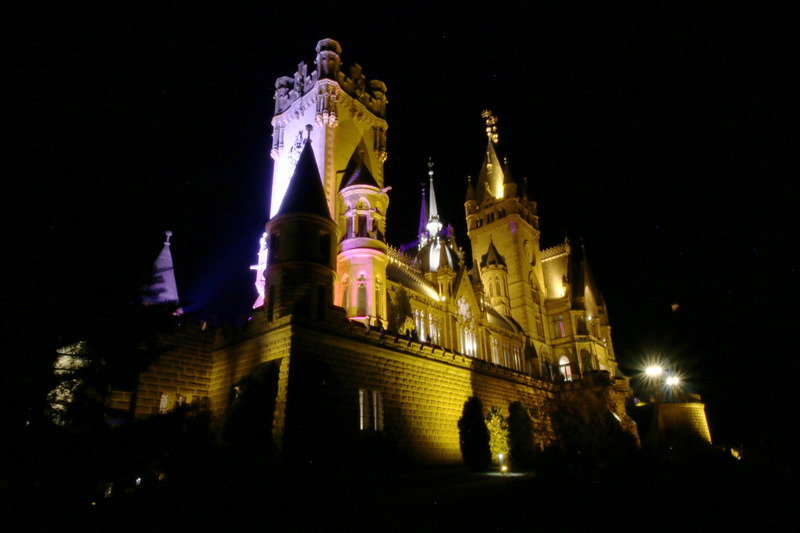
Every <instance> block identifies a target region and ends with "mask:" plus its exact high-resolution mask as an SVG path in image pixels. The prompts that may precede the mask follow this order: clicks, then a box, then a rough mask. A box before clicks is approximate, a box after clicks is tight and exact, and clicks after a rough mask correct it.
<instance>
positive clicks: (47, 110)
mask: <svg viewBox="0 0 800 533" xmlns="http://www.w3.org/2000/svg"><path fill="white" fill-rule="evenodd" d="M228 4H229V3H222V2H220V3H214V2H158V3H144V2H125V1H120V2H113V3H107V2H106V3H104V2H96V3H92V2H89V3H81V4H80V5H78V6H69V7H59V8H48V9H46V10H44V9H42V10H40V11H36V10H34V9H27V10H25V11H22V10H20V11H16V12H14V13H12V17H10V18H9V20H11V21H12V22H13V26H14V27H13V28H12V29H11V31H10V32H9V33H8V35H7V41H6V42H7V43H10V51H11V55H12V61H11V64H10V68H11V72H12V73H13V76H11V80H10V81H7V82H6V83H10V84H11V88H12V89H13V94H14V95H15V98H14V99H13V100H12V101H11V103H12V104H13V105H11V106H6V107H7V109H5V110H4V114H6V119H7V120H5V121H4V122H5V123H6V124H7V131H6V133H7V142H6V143H5V145H6V148H9V149H10V150H9V153H10V154H11V155H12V158H11V162H12V165H11V172H9V173H8V174H7V176H8V178H7V184H8V186H10V194H5V195H4V199H3V203H4V204H7V205H5V206H4V207H3V217H4V220H5V223H4V227H5V230H6V232H7V233H8V237H9V238H8V239H7V241H8V245H9V247H10V248H11V249H13V250H14V251H13V252H12V256H13V257H14V258H15V259H14V261H12V262H10V264H11V266H12V272H13V274H12V275H11V276H10V278H9V279H10V280H11V282H10V285H11V287H10V288H11V294H12V295H13V297H14V298H16V299H17V300H18V301H21V302H22V305H23V308H24V309H25V310H27V311H31V312H33V311H35V312H36V313H42V314H49V315H50V316H51V317H52V316H55V317H58V316H59V313H65V314H68V313H70V312H71V311H70V310H71V309H73V308H76V307H83V308H90V307H92V306H95V307H101V306H102V302H103V301H104V300H107V299H111V298H121V297H126V295H128V294H129V293H131V291H134V292H135V290H136V287H138V285H139V284H140V283H141V280H142V279H143V277H145V276H146V274H147V272H148V270H149V268H150V266H151V264H152V261H153V259H155V256H156V255H157V253H158V251H159V250H160V247H161V242H162V241H163V231H164V230H166V229H170V230H172V231H173V232H174V237H173V246H172V251H173V257H174V259H175V263H176V273H177V280H178V285H179V291H180V293H181V295H182V298H183V299H184V300H185V301H186V302H187V303H186V307H187V309H189V310H190V311H195V312H197V313H199V314H201V315H202V316H205V317H214V318H216V319H218V320H223V319H228V320H234V319H236V318H237V317H241V316H244V314H246V313H247V310H248V308H249V306H250V304H251V303H252V300H253V298H254V296H253V295H254V291H253V285H252V283H253V275H252V273H251V271H250V270H249V266H250V265H251V264H253V263H254V262H255V261H256V252H257V240H258V237H259V235H260V233H261V231H262V230H263V226H264V223H265V222H266V217H267V205H268V188H269V179H268V177H269V176H270V172H271V160H270V159H269V154H268V149H269V143H270V136H271V127H270V119H271V117H272V112H273V106H274V103H273V100H272V94H273V91H274V81H275V79H276V78H277V77H278V76H283V75H292V74H293V73H294V71H295V70H296V67H297V64H298V63H299V62H300V61H305V62H307V63H312V62H313V59H314V46H315V44H316V42H317V41H318V40H319V39H322V38H325V37H330V38H334V39H336V40H338V41H339V42H340V44H341V45H342V48H343V53H342V59H343V61H344V62H345V63H346V64H350V63H353V62H358V63H360V64H361V65H362V66H363V68H364V72H365V74H366V76H367V77H368V79H380V80H382V81H384V82H385V83H386V84H387V86H388V94H387V96H388V99H389V107H388V122H389V130H388V150H389V159H388V161H387V163H386V167H385V168H386V171H385V175H386V183H387V184H388V185H391V186H392V187H393V190H392V192H391V193H390V199H391V200H390V207H389V214H388V216H389V230H388V231H389V239H390V241H391V242H392V243H394V244H400V243H402V242H405V241H408V240H411V239H412V238H413V236H414V232H415V231H416V223H417V218H418V205H419V194H420V184H421V183H422V182H423V181H424V180H425V178H426V171H427V168H426V162H427V159H428V157H432V158H433V159H434V161H435V165H436V166H435V170H436V184H437V185H436V187H437V189H436V192H437V197H438V199H439V206H440V210H441V211H442V212H443V216H444V218H445V219H447V221H448V222H451V223H452V224H453V225H454V226H455V227H456V230H457V231H458V234H457V237H458V239H459V242H460V243H461V244H462V245H466V244H467V239H466V234H465V232H464V224H463V218H464V214H463V213H464V212H463V199H464V193H465V187H466V176H467V175H472V176H476V175H477V173H478V171H479V167H480V164H481V161H482V156H483V150H484V148H485V144H486V137H485V134H484V132H483V122H482V119H481V117H480V112H481V110H482V109H487V108H488V109H491V110H493V111H494V112H495V114H496V115H497V116H499V119H500V122H499V125H498V126H499V133H500V151H501V152H502V153H504V154H505V155H507V156H508V158H509V163H510V165H511V168H512V172H513V174H514V176H515V177H516V178H517V179H521V178H523V177H527V179H528V183H529V190H530V191H531V192H530V194H531V195H532V196H533V197H534V199H535V200H537V201H538V203H539V215H540V224H541V229H542V244H543V246H552V245H554V244H557V243H559V242H561V241H562V239H563V237H564V235H565V232H567V233H568V235H569V236H570V238H571V240H572V242H573V243H579V242H580V240H581V239H583V241H584V242H585V245H586V250H587V254H588V257H589V260H590V263H591V265H592V268H593V271H594V274H595V278H596V279H597V281H598V283H599V285H600V288H601V290H602V291H603V293H604V296H605V299H606V302H607V305H608V307H609V311H610V315H611V319H612V326H613V332H614V340H615V346H616V348H617V353H618V358H619V359H620V360H621V361H622V362H623V364H625V365H627V368H628V369H631V368H632V367H633V366H634V365H635V363H636V362H637V361H639V360H641V359H642V358H643V357H644V356H645V355H647V354H652V353H663V355H664V356H666V357H669V358H670V359H672V360H673V361H675V363H674V364H675V365H676V366H678V365H680V366H681V367H682V368H684V369H685V370H686V371H687V373H688V375H689V378H690V380H691V383H692V387H693V388H694V389H695V390H697V391H698V392H700V393H701V394H703V396H704V399H705V400H706V401H707V403H708V410H709V414H710V416H711V424H712V435H713V436H714V437H715V438H716V437H717V436H720V437H721V438H723V439H724V440H727V441H729V442H730V441H735V440H736V439H739V438H742V433H743V430H742V428H743V427H752V425H753V424H758V423H761V422H760V421H761V420H762V415H764V413H765V411H769V413H768V415H769V417H768V420H779V419H780V417H781V416H783V415H784V414H785V413H788V411H786V408H785V407H781V405H782V404H784V405H785V403H788V402H785V403H784V402H782V400H784V399H788V398H789V396H788V392H787V391H786V390H778V391H774V388H773V385H774V384H776V383H778V382H782V383H784V385H786V383H787V381H786V379H787V378H786V377H787V376H792V375H796V374H797V370H798V365H797V362H796V361H797V360H796V354H797V350H796V347H795V346H796V344H795V343H794V342H793V340H790V339H791V338H792V336H793V333H794V330H795V329H796V324H797V318H798V317H797V313H796V311H795V305H796V304H795V302H796V301H797V296H798V291H797V283H798V276H797V271H796V269H797V267H798V253H797V250H798V238H797V231H796V230H797V225H796V223H795V209H794V204H795V199H796V198H797V196H798V194H797V190H796V187H795V186H794V180H795V179H796V176H797V165H796V164H795V163H796V157H795V154H796V151H797V146H798V123H797V118H798V117H797V115H796V114H795V113H794V112H793V107H794V106H792V104H794V103H795V101H796V98H797V94H798V88H799V87H798V72H797V69H798V67H797V61H796V56H795V55H794V54H793V50H794V49H795V47H796V46H797V32H796V31H795V30H794V28H796V23H797V22H798V20H797V13H796V10H795V9H794V7H793V4H792V3H790V2H773V3H770V5H764V4H765V3H762V5H759V6H758V7H757V8H756V7H744V6H742V5H738V3H735V2H734V3H731V2H703V3H702V4H704V5H703V6H696V5H691V4H687V7H681V6H678V5H677V4H675V3H674V2H656V3H652V2H636V3H630V4H632V5H629V3H626V2H608V3H605V2H604V3H592V4H593V5H592V6H586V5H579V4H582V3H573V2H563V1H553V2H539V3H537V6H538V7H530V6H528V7H525V8H521V7H519V6H516V5H509V4H506V3H494V4H486V5H484V6H483V7H482V8H481V9H475V10H474V11H470V10H469V9H468V8H466V7H465V4H464V3H456V4H454V6H453V7H452V8H450V9H448V8H444V7H438V8H435V9H434V8H426V10H425V9H423V10H419V9H411V8H406V9H405V10H404V9H399V8H394V7H391V5H390V4H382V5H381V6H380V7H373V8H366V9H355V8H352V7H348V4H346V3H344V2H334V1H331V2H327V3H325V4H324V7H318V6H316V5H314V4H313V3H302V4H300V3H291V5H289V4H290V3H284V4H286V5H284V6H283V7H281V8H275V7H273V6H270V5H268V4H271V3H268V2H264V3H258V4H259V5H258V6H256V7H254V6H252V5H251V4H246V5H243V6H238V7H232V6H231V5H228ZM297 5H302V6H303V7H302V8H297V7H295V6H297ZM7 103H9V102H7ZM7 192H8V191H7ZM6 219H7V220H6ZM17 291H19V292H17ZM673 303H677V304H679V306H680V307H679V310H678V312H676V313H675V312H672V311H671V307H670V306H671V304H673ZM51 321H52V322H54V323H56V324H57V323H58V320H57V319H55V320H51ZM765 378H766V379H765ZM776 413H777V414H776ZM748 424H749V425H748Z"/></svg>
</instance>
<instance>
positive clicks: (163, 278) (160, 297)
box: [140, 231, 179, 305]
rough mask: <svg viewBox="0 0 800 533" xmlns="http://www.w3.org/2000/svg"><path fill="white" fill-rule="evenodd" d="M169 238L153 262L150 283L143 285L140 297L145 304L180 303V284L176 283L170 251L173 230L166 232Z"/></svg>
mask: <svg viewBox="0 0 800 533" xmlns="http://www.w3.org/2000/svg"><path fill="white" fill-rule="evenodd" d="M164 233H165V235H166V236H167V240H166V241H164V247H163V248H161V252H160V253H159V254H158V257H157V258H156V260H155V263H153V277H152V278H151V280H150V284H148V285H145V286H144V287H142V290H141V293H140V298H141V301H142V303H143V304H145V305H158V304H168V303H178V301H179V299H178V285H177V283H175V268H174V267H173V264H172V252H171V251H170V247H169V246H170V243H169V239H170V237H172V232H171V231H166V232H164Z"/></svg>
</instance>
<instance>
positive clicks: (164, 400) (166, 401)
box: [158, 392, 169, 415]
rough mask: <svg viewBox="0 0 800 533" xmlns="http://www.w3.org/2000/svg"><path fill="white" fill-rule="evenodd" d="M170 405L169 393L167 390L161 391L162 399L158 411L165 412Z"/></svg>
mask: <svg viewBox="0 0 800 533" xmlns="http://www.w3.org/2000/svg"><path fill="white" fill-rule="evenodd" d="M168 405H169V394H167V393H166V392H162V393H161V399H160V400H159V402H158V413H159V414H162V415H163V414H164V413H166V412H167V406H168Z"/></svg>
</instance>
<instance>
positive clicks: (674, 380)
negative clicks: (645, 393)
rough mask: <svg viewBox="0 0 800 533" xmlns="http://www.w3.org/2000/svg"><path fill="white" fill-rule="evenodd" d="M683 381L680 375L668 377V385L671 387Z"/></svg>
mask: <svg viewBox="0 0 800 533" xmlns="http://www.w3.org/2000/svg"><path fill="white" fill-rule="evenodd" d="M680 382H681V378H679V377H678V376H670V377H668V378H667V385H669V386H670V387H674V386H676V385H677V384H679V383H680Z"/></svg>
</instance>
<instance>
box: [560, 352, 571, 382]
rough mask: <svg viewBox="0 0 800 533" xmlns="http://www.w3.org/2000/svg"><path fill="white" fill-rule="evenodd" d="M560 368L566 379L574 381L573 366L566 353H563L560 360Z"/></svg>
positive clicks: (562, 375)
mask: <svg viewBox="0 0 800 533" xmlns="http://www.w3.org/2000/svg"><path fill="white" fill-rule="evenodd" d="M558 370H559V371H560V372H561V377H562V378H564V381H572V366H571V365H570V362H569V358H568V357H567V356H566V355H562V356H561V359H559V360H558Z"/></svg>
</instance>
